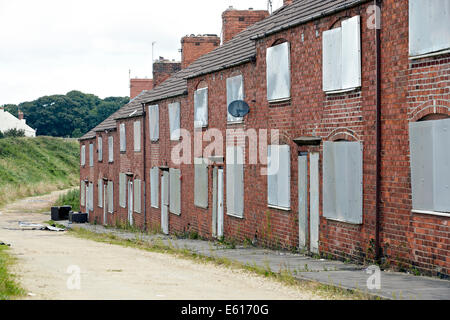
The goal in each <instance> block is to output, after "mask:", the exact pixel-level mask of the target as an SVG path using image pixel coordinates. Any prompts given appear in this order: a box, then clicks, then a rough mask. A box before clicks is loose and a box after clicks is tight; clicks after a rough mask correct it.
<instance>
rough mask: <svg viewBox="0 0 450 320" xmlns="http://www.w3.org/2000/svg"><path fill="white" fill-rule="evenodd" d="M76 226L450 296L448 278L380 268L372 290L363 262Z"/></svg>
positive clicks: (331, 277)
mask: <svg viewBox="0 0 450 320" xmlns="http://www.w3.org/2000/svg"><path fill="white" fill-rule="evenodd" d="M66 225H67V224H66ZM71 226H75V225H71ZM76 226H78V227H82V228H86V229H88V230H90V231H93V232H97V233H108V234H114V235H116V236H118V237H120V238H123V239H136V238H139V239H140V240H145V241H150V240H153V241H154V240H156V239H160V241H162V242H163V243H164V244H165V245H171V246H174V247H175V248H179V249H188V250H190V251H193V252H196V253H198V254H200V255H204V256H208V257H211V256H219V257H225V258H228V259H231V260H235V261H238V262H240V263H243V264H250V265H252V266H253V265H255V264H256V265H257V266H259V267H263V268H266V269H267V267H270V269H271V270H272V271H274V272H280V271H283V270H290V271H291V273H292V274H293V276H294V277H296V278H297V279H299V280H314V281H318V282H321V283H323V284H332V285H338V286H340V287H341V288H346V289H359V290H361V291H363V292H368V293H370V294H373V295H377V296H380V297H382V298H387V299H424V300H450V281H449V280H441V279H437V278H431V277H422V276H414V275H411V274H406V273H399V272H388V271H381V286H380V289H372V290H369V289H368V286H367V282H368V279H369V277H370V276H371V274H368V273H367V271H366V267H364V266H361V265H356V264H348V263H343V262H340V261H334V260H325V259H313V258H311V257H309V256H305V255H301V254H293V253H290V252H285V251H274V250H268V249H262V248H254V247H250V248H246V247H239V246H237V247H236V248H235V249H230V248H227V247H225V246H223V245H220V244H217V243H214V242H210V241H204V240H190V239H178V238H173V237H170V236H164V235H143V234H139V233H134V232H127V231H123V230H117V229H112V228H104V227H103V226H99V225H89V224H82V225H76Z"/></svg>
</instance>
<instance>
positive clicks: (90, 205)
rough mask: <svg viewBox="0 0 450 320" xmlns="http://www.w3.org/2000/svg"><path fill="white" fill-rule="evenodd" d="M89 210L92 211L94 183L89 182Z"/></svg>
mask: <svg viewBox="0 0 450 320" xmlns="http://www.w3.org/2000/svg"><path fill="white" fill-rule="evenodd" d="M88 196H89V211H94V184H93V183H92V182H89V192H88Z"/></svg>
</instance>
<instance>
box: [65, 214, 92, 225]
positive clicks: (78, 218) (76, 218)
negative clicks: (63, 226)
mask: <svg viewBox="0 0 450 320" xmlns="http://www.w3.org/2000/svg"><path fill="white" fill-rule="evenodd" d="M69 221H70V222H72V223H86V222H88V215H87V213H81V212H70V213H69Z"/></svg>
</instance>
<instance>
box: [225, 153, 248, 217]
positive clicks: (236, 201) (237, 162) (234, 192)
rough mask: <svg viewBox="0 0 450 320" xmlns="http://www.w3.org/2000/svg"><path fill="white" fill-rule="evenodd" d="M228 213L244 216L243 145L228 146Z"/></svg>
mask: <svg viewBox="0 0 450 320" xmlns="http://www.w3.org/2000/svg"><path fill="white" fill-rule="evenodd" d="M226 163H227V168H226V171H227V181H226V185H227V200H226V201H227V214H229V215H233V216H237V217H243V216H244V153H243V150H242V147H236V146H233V147H227V160H226Z"/></svg>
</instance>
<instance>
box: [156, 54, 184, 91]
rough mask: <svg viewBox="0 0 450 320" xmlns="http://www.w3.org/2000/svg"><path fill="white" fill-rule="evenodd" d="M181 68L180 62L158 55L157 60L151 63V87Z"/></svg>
mask: <svg viewBox="0 0 450 320" xmlns="http://www.w3.org/2000/svg"><path fill="white" fill-rule="evenodd" d="M180 70H181V62H175V61H174V60H172V61H170V60H168V59H164V58H163V57H159V60H157V61H155V62H154V63H153V88H155V87H157V86H159V85H160V84H161V83H163V82H164V81H166V80H167V79H168V78H170V76H171V75H172V74H174V73H177V72H178V71H180Z"/></svg>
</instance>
